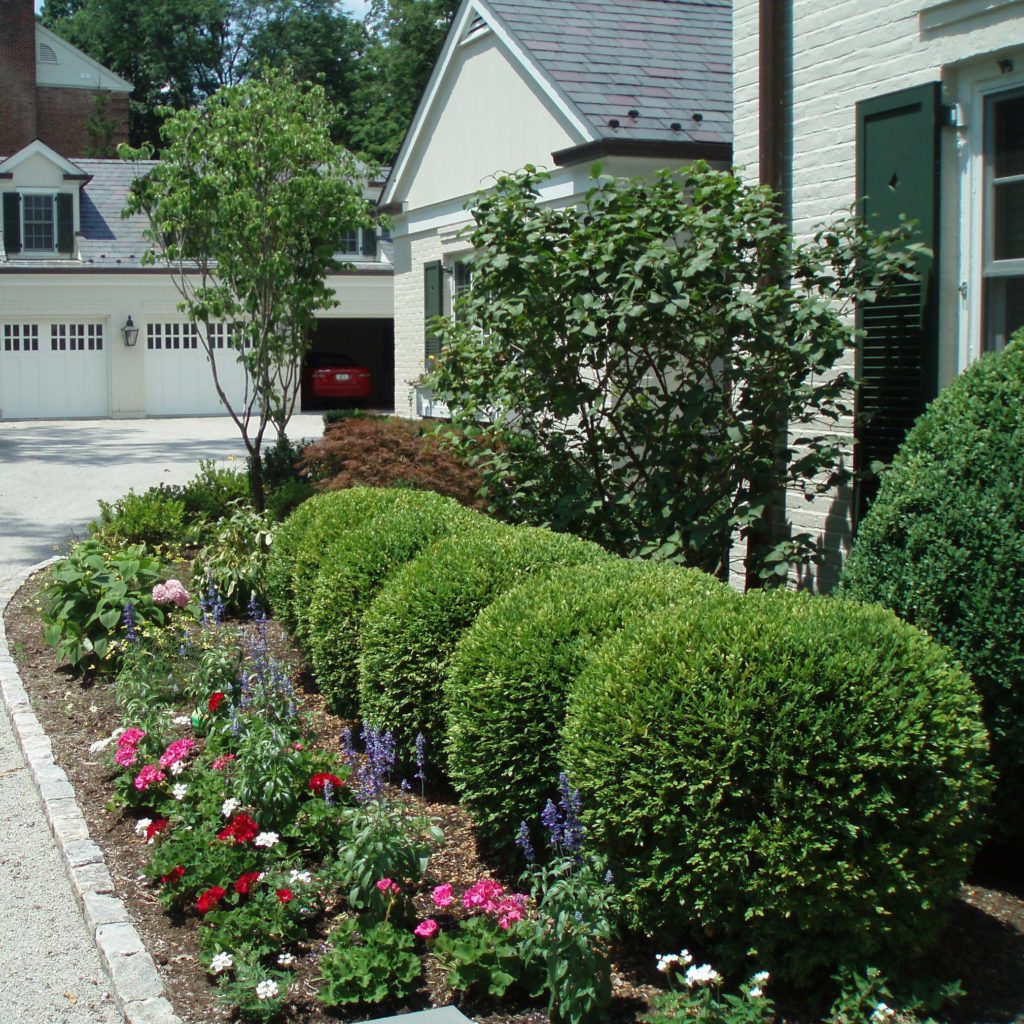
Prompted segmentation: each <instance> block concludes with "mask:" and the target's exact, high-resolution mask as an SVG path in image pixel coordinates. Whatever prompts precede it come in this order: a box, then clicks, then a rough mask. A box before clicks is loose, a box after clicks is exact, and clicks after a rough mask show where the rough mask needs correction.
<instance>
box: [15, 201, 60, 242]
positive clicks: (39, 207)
mask: <svg viewBox="0 0 1024 1024" xmlns="http://www.w3.org/2000/svg"><path fill="white" fill-rule="evenodd" d="M21 203H22V218H23V226H24V240H23V242H22V245H23V247H24V248H25V249H30V250H36V251H39V250H42V251H44V252H53V196H40V195H30V194H26V195H23V196H22V197H21Z"/></svg>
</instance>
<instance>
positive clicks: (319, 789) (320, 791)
mask: <svg viewBox="0 0 1024 1024" xmlns="http://www.w3.org/2000/svg"><path fill="white" fill-rule="evenodd" d="M328 782H329V783H330V784H331V786H332V787H333V788H334V789H337V788H338V787H339V786H343V785H344V784H345V783H344V782H342V780H341V779H339V778H338V776H337V775H332V774H331V773H330V772H317V773H316V775H314V776H313V777H312V778H311V779H310V780H309V788H310V789H311V790H313V792H314V793H316V795H317V796H323V795H324V787H325V786H326V785H327V783H328Z"/></svg>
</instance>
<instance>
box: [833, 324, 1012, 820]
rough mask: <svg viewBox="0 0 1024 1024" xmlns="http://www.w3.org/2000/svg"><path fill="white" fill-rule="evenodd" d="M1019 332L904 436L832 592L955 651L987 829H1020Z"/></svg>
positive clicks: (951, 388)
mask: <svg viewBox="0 0 1024 1024" xmlns="http://www.w3.org/2000/svg"><path fill="white" fill-rule="evenodd" d="M1022 479H1024V337H1022V336H1020V335H1018V336H1017V337H1016V339H1015V340H1014V341H1013V342H1011V344H1010V345H1009V346H1008V347H1007V349H1006V350H1005V351H1004V352H1002V353H1000V354H998V355H989V356H985V357H984V358H983V359H981V360H980V361H979V362H977V363H975V364H974V365H973V366H971V367H969V368H968V369H967V370H966V371H965V372H964V373H963V374H961V375H960V376H959V377H958V378H957V379H956V380H954V381H953V382H952V383H951V384H950V385H949V386H948V387H947V388H946V389H945V390H944V391H943V392H942V393H941V394H940V395H939V397H938V398H937V399H936V400H935V401H934V402H933V403H932V404H931V406H930V407H929V408H928V410H927V411H926V412H925V413H924V415H923V416H922V417H921V418H920V419H919V420H918V422H917V424H916V425H915V427H914V428H913V430H911V432H910V433H909V434H908V435H907V439H906V441H905V442H904V443H903V445H902V447H901V448H900V449H899V451H898V452H897V454H896V458H895V459H894V461H893V465H892V468H891V469H889V470H888V471H886V473H885V474H884V475H883V477H882V485H881V489H880V491H879V493H878V497H877V498H876V500H875V503H874V504H873V505H872V507H871V509H870V511H869V512H868V514H867V516H866V517H865V518H864V521H863V522H862V523H861V525H860V530H859V532H858V534H857V537H856V540H855V542H854V545H853V550H852V551H851V552H850V557H849V560H848V561H847V564H846V567H845V569H844V571H843V576H842V580H841V590H842V591H843V592H844V593H846V594H849V595H850V596H852V597H855V598H859V599H861V600H865V601H877V602H879V603H880V604H883V605H885V606H886V607H887V608H891V609H892V610H893V611H895V612H896V614H897V615H899V616H900V617H901V618H903V619H906V620H907V621H908V622H913V623H915V624H916V625H918V626H920V627H921V628H922V629H924V630H925V631H926V632H928V633H930V634H931V635H932V636H933V637H935V638H936V639H937V640H939V641H940V642H941V643H943V644H945V645H946V646H947V647H949V648H950V649H951V650H952V651H953V652H954V653H955V654H956V656H957V657H958V658H959V659H960V661H961V663H962V664H963V666H964V668H965V669H966V670H967V672H968V673H969V674H970V675H971V677H972V678H973V679H974V681H975V683H976V684H977V686H978V689H979V691H980V692H981V695H982V699H983V701H984V709H985V721H986V723H987V725H988V728H989V730H990V732H991V735H992V758H993V762H994V764H995V766H996V770H997V772H998V775H999V780H998V787H997V796H996V815H995V822H996V829H997V830H998V832H999V834H1001V835H1002V836H1003V837H1004V838H1006V839H1011V838H1021V837H1024V683H1022V680H1024V601H1022V600H1021V591H1022V588H1024V546H1022V544H1021V535H1022V533H1024V496H1022V491H1021V480H1022Z"/></svg>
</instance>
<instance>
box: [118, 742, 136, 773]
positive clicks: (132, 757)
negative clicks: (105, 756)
mask: <svg viewBox="0 0 1024 1024" xmlns="http://www.w3.org/2000/svg"><path fill="white" fill-rule="evenodd" d="M138 759H139V753H138V751H137V750H136V749H135V748H134V747H129V746H123V747H118V748H117V753H116V754H115V755H114V760H115V761H116V762H117V763H118V764H119V765H120V766H121V767H122V768H131V766H132V765H133V764H135V762H136V761H138Z"/></svg>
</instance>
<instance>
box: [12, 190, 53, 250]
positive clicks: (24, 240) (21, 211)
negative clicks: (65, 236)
mask: <svg viewBox="0 0 1024 1024" xmlns="http://www.w3.org/2000/svg"><path fill="white" fill-rule="evenodd" d="M18 194H19V195H20V196H21V202H20V203H18V218H19V221H20V227H21V253H19V255H24V256H52V255H54V254H55V253H56V252H57V244H58V241H59V239H58V237H57V235H58V234H59V225H58V223H57V219H58V218H57V193H56V192H55V191H54V190H53V189H51V188H19V189H18ZM28 196H49V198H50V224H51V226H52V238H53V244H52V246H51V247H50V248H49V249H35V248H30V247H29V245H28V233H27V232H26V231H25V208H26V206H27V204H26V202H25V199H26V197H28Z"/></svg>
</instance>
